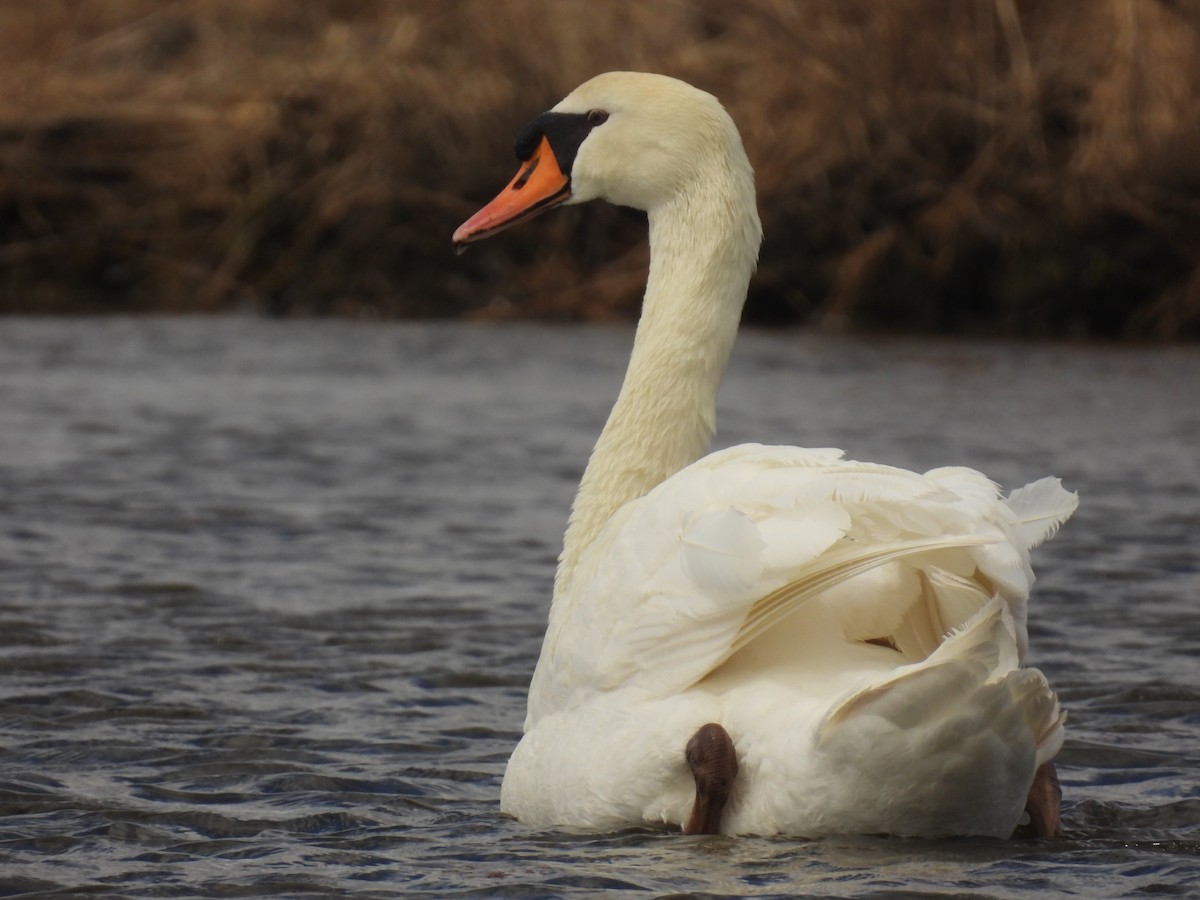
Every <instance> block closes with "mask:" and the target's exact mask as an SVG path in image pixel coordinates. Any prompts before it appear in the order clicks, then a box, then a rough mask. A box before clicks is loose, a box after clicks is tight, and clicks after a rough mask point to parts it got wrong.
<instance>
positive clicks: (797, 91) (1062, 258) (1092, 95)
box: [0, 0, 1200, 337]
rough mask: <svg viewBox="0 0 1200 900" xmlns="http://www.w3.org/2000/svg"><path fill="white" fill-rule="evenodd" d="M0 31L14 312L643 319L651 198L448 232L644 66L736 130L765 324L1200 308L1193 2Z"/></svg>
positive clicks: (1012, 2)
mask: <svg viewBox="0 0 1200 900" xmlns="http://www.w3.org/2000/svg"><path fill="white" fill-rule="evenodd" d="M0 36H2V38H0V42H2V44H3V47H4V51H5V52H4V54H3V56H2V57H0V311H8V312H40V313H56V312H70V311H107V310H120V311H149V310H163V311H208V310H225V309H231V308H251V309H260V310H263V311H266V312H269V313H274V314H340V315H407V316H430V315H458V314H463V313H472V314H475V315H492V316H537V317H543V318H590V319H595V318H612V317H620V316H628V315H631V314H633V313H634V312H635V310H636V307H637V301H638V299H639V297H638V288H639V286H640V283H641V281H642V279H643V278H644V274H645V263H646V259H645V247H644V244H643V240H644V235H643V230H644V225H643V223H642V222H641V220H640V217H639V216H638V215H636V214H633V213H629V212H627V211H619V210H611V209H602V208H594V209H590V210H588V211H586V213H580V212H579V211H576V210H564V211H560V212H558V213H556V214H555V215H554V216H552V217H547V218H546V219H544V220H542V221H541V222H539V223H538V224H537V225H536V226H530V227H527V228H525V229H522V230H519V231H516V232H512V233H510V234H508V235H506V236H505V237H503V238H501V239H497V241H494V242H492V243H491V245H484V246H482V247H480V248H478V249H475V250H473V251H472V252H471V253H470V254H468V255H467V256H465V257H463V258H462V259H455V258H454V257H453V255H452V254H451V251H450V246H449V234H450V232H451V231H452V230H453V228H454V226H455V225H456V224H458V222H459V221H461V220H462V219H463V218H465V217H466V216H467V215H469V214H470V213H471V212H472V211H473V210H474V209H475V208H476V207H477V206H478V205H479V204H480V203H481V202H483V201H484V200H486V199H488V198H489V197H490V196H491V195H492V194H493V193H494V192H495V190H497V189H498V188H499V187H500V186H501V185H502V184H503V183H504V182H505V181H506V180H507V178H508V177H509V176H510V175H511V172H510V171H509V170H510V168H511V167H512V166H513V165H514V160H513V159H512V158H511V155H510V151H509V147H510V142H511V139H512V137H513V136H514V135H515V133H516V131H517V130H518V129H519V128H520V126H521V125H522V124H524V122H525V121H526V120H527V119H529V118H530V117H531V116H532V115H534V114H536V113H537V112H538V111H540V110H542V109H544V108H546V107H547V106H549V105H550V104H551V103H553V102H554V101H556V100H557V99H558V98H559V97H560V96H562V95H563V94H565V93H566V92H567V91H569V90H570V89H571V88H572V87H574V86H575V85H576V84H577V83H579V82H580V81H582V80H584V79H585V78H587V77H588V76H590V75H592V74H595V73H596V72H601V71H605V70H609V69H618V68H628V69H643V70H654V71H661V72H665V73H667V74H672V75H676V76H678V77H681V78H684V79H686V80H689V81H691V82H693V83H694V84H697V85H698V86H700V87H703V88H705V89H706V90H710V91H712V92H713V93H715V94H717V95H718V96H720V97H721V98H722V100H723V101H724V102H725V104H726V106H727V107H728V108H729V109H730V111H731V113H732V114H733V116H734V118H735V120H736V121H737V122H738V123H739V125H740V127H741V128H742V131H743V135H744V137H745V139H746V144H747V148H748V151H749V153H750V157H751V159H752V161H754V163H755V166H756V169H757V172H758V183H759V192H760V206H761V209H762V212H763V219H764V225H765V227H766V232H767V242H766V244H765V245H764V248H763V254H762V261H761V265H760V270H759V274H758V276H757V277H756V279H755V282H754V284H753V287H752V292H751V298H750V304H749V306H748V312H747V314H748V316H749V317H750V318H752V319H757V320H760V321H787V322H797V321H799V322H820V323H823V324H826V325H830V326H839V325H850V326H855V327H868V328H883V327H902V328H910V329H911V328H925V329H935V330H956V331H969V332H995V331H1003V332H1007V333H1019V334H1063V333H1068V334H1097V335H1129V336H1160V337H1174V336H1185V335H1191V336H1195V335H1197V334H1200V2H1198V0H960V2H954V3H946V2H945V0H889V2H886V3H883V2H877V0H841V2H838V3H830V2H826V0H742V2H739V3H737V4H730V3H724V2H717V0H696V2H683V0H679V2H674V3H661V4H634V3H628V4H626V3H596V2H592V0H457V2H454V3H447V2H445V0H308V2H305V3H294V2H291V0H255V2H254V3H246V2H244V0H174V2H165V0H88V2H74V0H39V2H38V3H29V2H28V0H0Z"/></svg>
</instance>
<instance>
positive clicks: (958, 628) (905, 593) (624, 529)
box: [453, 72, 1077, 838]
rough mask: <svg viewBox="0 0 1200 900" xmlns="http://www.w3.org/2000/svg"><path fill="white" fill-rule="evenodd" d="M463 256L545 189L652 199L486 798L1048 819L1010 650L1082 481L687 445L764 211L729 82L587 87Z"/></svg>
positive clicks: (1035, 732)
mask: <svg viewBox="0 0 1200 900" xmlns="http://www.w3.org/2000/svg"><path fill="white" fill-rule="evenodd" d="M516 155H517V157H518V159H519V161H520V167H519V170H518V172H517V174H516V176H515V177H514V178H513V180H512V181H511V182H510V183H509V185H508V186H507V187H506V188H505V189H504V190H502V191H501V192H500V194H499V195H497V196H496V198H495V199H494V200H492V201H491V202H490V203H488V204H487V205H486V206H484V207H483V208H482V209H481V210H480V211H479V212H477V213H476V214H475V215H474V216H472V217H471V218H470V219H468V220H467V221H466V222H464V223H463V224H462V225H461V226H460V227H459V228H458V229H457V230H456V231H455V233H454V236H453V241H454V245H455V248H456V249H457V250H459V251H460V252H461V250H462V249H464V248H465V247H466V245H467V244H469V243H471V242H473V241H477V240H481V239H483V238H486V237H489V236H491V235H493V234H496V233H497V232H499V231H501V230H502V229H505V228H508V227H509V226H511V225H514V224H516V223H518V222H522V221H524V220H526V219H529V218H531V217H533V216H535V215H538V214H540V213H542V212H544V211H545V210H548V209H551V208H553V207H556V206H561V205H567V204H575V203H583V202H586V201H588V200H592V199H595V198H603V199H605V200H607V201H609V202H611V203H615V204H620V205H623V206H631V207H635V208H637V209H641V210H644V211H645V212H646V214H647V217H648V223H649V239H650V248H651V257H650V269H649V276H648V280H647V284H646V291H645V296H644V300H643V307H642V313H641V317H640V320H639V323H638V326H637V330H636V334H635V337H634V342H633V350H632V354H631V357H630V360H629V364H628V369H627V372H626V375H625V379H624V382H623V384H622V386H621V389H620V392H619V394H618V397H617V400H616V403H615V405H614V406H613V408H612V412H611V414H610V416H609V418H608V421H607V423H606V424H605V426H604V428H603V430H602V432H601V434H600V437H599V439H598V440H597V442H596V445H595V448H594V451H593V453H592V455H591V457H590V459H589V461H588V463H587V467H586V470H585V472H584V475H583V478H582V481H581V482H580V485H579V489H578V493H577V495H576V497H575V501H574V504H573V506H572V510H571V514H570V518H569V521H568V525H567V530H566V533H565V535H564V539H563V549H562V554H561V557H560V560H559V565H558V569H557V573H556V576H555V581H554V590H553V598H552V601H551V606H550V613H549V623H548V626H547V630H546V634H545V639H544V643H543V645H542V650H541V656H540V658H539V660H538V663H537V667H536V670H535V672H534V675H533V680H532V682H531V685H530V688H529V698H528V714H527V717H526V719H525V727H524V736H523V737H522V738H521V740H520V742H519V743H518V745H517V747H516V749H515V750H514V752H513V754H512V757H511V759H510V760H509V763H508V766H507V769H506V771H505V775H504V780H503V783H502V787H501V798H500V804H501V810H502V812H504V813H506V814H509V815H511V816H514V817H516V818H517V819H518V820H520V821H521V822H523V823H527V824H529V825H531V826H536V827H545V828H551V827H568V828H576V829H585V830H589V831H605V830H611V829H615V828H620V827H622V826H626V825H629V824H633V823H647V822H662V823H673V824H674V825H678V826H682V828H683V830H684V831H685V832H691V833H728V834H791V835H798V836H813V837H815V836H820V835H826V834H831V833H860V834H863V833H890V834H897V835H913V836H930V837H933V836H948V835H990V836H994V837H1001V838H1007V837H1009V836H1011V835H1013V833H1014V831H1016V830H1018V829H1019V828H1020V829H1024V833H1025V834H1030V835H1034V836H1046V835H1049V834H1051V833H1053V831H1054V830H1055V828H1056V825H1057V821H1058V809H1059V798H1060V797H1061V791H1060V790H1059V789H1058V784H1057V779H1056V777H1055V773H1054V767H1053V763H1052V762H1051V760H1052V759H1053V757H1054V755H1055V753H1056V752H1057V751H1058V749H1059V748H1060V746H1061V744H1062V741H1063V724H1064V721H1065V715H1064V713H1063V711H1062V709H1061V708H1060V705H1059V702H1058V699H1057V697H1056V695H1055V694H1054V692H1053V690H1052V689H1051V688H1050V686H1049V684H1048V683H1047V681H1046V678H1045V677H1044V676H1043V674H1042V673H1041V672H1040V671H1038V670H1037V669H1034V668H1026V667H1024V666H1023V660H1024V657H1025V653H1026V647H1027V633H1026V601H1027V598H1028V595H1029V590H1030V587H1031V584H1032V581H1033V572H1032V570H1031V568H1030V565H1029V550H1030V549H1031V548H1032V547H1034V546H1035V545H1036V544H1038V543H1040V542H1041V541H1043V540H1045V539H1047V538H1049V537H1050V536H1052V535H1053V534H1054V532H1055V531H1056V530H1057V529H1058V527H1059V526H1060V525H1061V524H1062V523H1063V522H1064V521H1066V519H1067V518H1068V517H1069V516H1070V515H1071V513H1072V512H1073V511H1074V509H1075V506H1076V504H1077V497H1076V495H1075V494H1073V493H1068V492H1067V491H1066V490H1064V489H1063V488H1062V487H1061V485H1060V483H1059V481H1058V479H1055V478H1044V479H1041V480H1039V481H1036V482H1034V483H1033V484H1030V485H1027V486H1026V487H1023V488H1020V489H1018V490H1016V491H1014V492H1012V493H1011V494H1010V495H1009V496H1008V497H1007V498H1004V497H1003V496H1002V495H1001V494H1000V492H999V489H998V487H997V486H996V485H995V484H994V483H993V482H991V481H990V480H988V479H987V478H986V477H985V476H983V475H982V474H980V473H978V472H976V471H973V470H971V469H967V468H939V469H934V470H932V471H929V472H926V473H924V474H917V473H914V472H909V471H905V470H902V469H899V468H893V467H890V466H886V465H878V464H873V463H862V462H853V461H850V460H848V459H846V458H844V456H843V454H842V453H841V451H838V450H830V449H802V448H799V447H784V446H763V445H758V444H744V445H740V446H735V447H730V448H728V449H724V450H720V451H718V452H714V453H711V454H709V455H707V456H705V455H704V454H705V453H706V452H707V450H708V445H709V441H710V439H711V438H712V435H713V432H714V426H715V404H716V393H717V387H718V384H719V382H720V380H721V377H722V374H723V372H724V369H725V367H726V363H727V361H728V359H729V356H730V352H731V348H732V345H733V342H734V336H735V334H736V332H737V328H738V320H739V318H740V315H741V309H742V305H743V302H744V299H745V296H746V288H747V284H748V282H749V278H750V276H751V273H752V272H753V270H754V267H755V265H756V261H757V255H758V247H759V243H760V241H761V226H760V224H759V218H758V213H757V210H756V201H755V191H754V177H753V172H752V169H751V166H750V163H749V161H748V160H747V157H746V153H745V150H744V149H743V146H742V141H741V138H740V136H739V134H738V131H737V128H736V127H735V125H734V124H733V121H732V120H731V118H730V117H729V115H728V114H727V113H726V111H725V110H724V108H723V107H722V106H721V104H720V103H719V102H718V101H717V99H716V98H714V97H713V96H711V95H710V94H708V93H705V92H703V91H701V90H699V89H697V88H694V87H692V86H690V85H688V84H686V83H684V82H682V81H678V80H675V79H673V78H668V77H665V76H661V75H651V74H645V73H630V72H612V73H608V74H604V75H600V76H597V77H595V78H593V79H591V80H590V81H587V82H586V83H584V84H583V85H582V86H580V87H579V88H577V89H576V90H575V91H573V92H572V93H571V94H569V95H568V96H567V97H566V98H565V99H564V100H562V101H561V102H560V103H558V104H557V105H556V106H554V107H553V108H552V109H550V110H549V111H548V112H546V113H543V114H542V115H540V116H538V117H537V118H535V119H534V120H533V121H532V122H530V123H529V125H528V126H526V127H525V128H524V129H523V130H522V131H521V132H520V134H519V135H518V137H517V140H516Z"/></svg>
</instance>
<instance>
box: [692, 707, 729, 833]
mask: <svg viewBox="0 0 1200 900" xmlns="http://www.w3.org/2000/svg"><path fill="white" fill-rule="evenodd" d="M686 754H687V764H688V768H689V769H691V770H692V777H693V778H695V779H696V802H695V803H693V804H692V815H691V817H690V818H689V819H688V820H687V824H686V825H684V826H683V833H684V834H720V833H721V813H722V811H723V810H724V809H725V801H727V800H728V799H729V791H730V789H731V788H732V787H733V779H734V778H735V777H737V773H738V764H737V753H736V752H734V749H733V740H732V739H731V738H730V737H729V732H727V731H726V730H725V729H724V728H722V727H721V726H720V725H716V724H714V723H712V722H710V723H709V724H707V725H702V726H701V727H700V729H699V730H698V731H697V732H696V733H695V734H694V735H692V739H691V740H690V741H688V745H687V751H686Z"/></svg>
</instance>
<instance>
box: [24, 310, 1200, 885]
mask: <svg viewBox="0 0 1200 900" xmlns="http://www.w3.org/2000/svg"><path fill="white" fill-rule="evenodd" d="M630 339H631V335H630V332H629V331H628V330H626V329H623V328H614V329H596V328H547V327H537V326H510V327H486V326H470V325H423V324H419V325H414V324H366V323H363V324H348V323H324V322H322V323H316V322H313V323H277V322H265V321H259V320H253V319H238V318H230V319H216V320H189V319H183V320H155V319H148V320H120V319H117V320H108V319H106V320H90V319H75V320H63V321H38V320H20V319H17V320H5V321H3V322H0V502H2V508H0V895H4V896H22V897H66V896H80V895H88V896H111V897H177V896H204V897H253V896H261V897H307V896H314V897H315V896H334V895H338V896H340V895H349V894H353V895H355V896H362V897H404V896H422V895H438V896H447V897H453V896H479V897H491V896H501V897H504V896H507V897H554V896H589V895H592V894H594V893H597V892H608V893H609V894H610V895H613V896H620V895H622V894H628V895H630V896H633V895H637V896H659V895H672V894H689V893H691V894H695V895H698V896H713V897H717V896H720V897H724V896H734V897H743V896H745V897H790V896H814V897H914V896H923V895H927V894H931V893H932V894H936V895H938V896H952V897H957V896H961V897H1020V898H1026V897H1057V896H1061V895H1064V894H1065V895H1075V896H1080V897H1088V898H1102V897H1136V896H1142V895H1167V896H1191V895H1200V778H1198V772H1200V449H1198V448H1200V398H1198V394H1200V351H1197V350H1196V349H1194V348H1164V347H1148V348H1137V347H1133V348H1130V347H1094V346H1073V345H1063V344H1049V345H1020V344H1006V343H961V342H954V341H926V340H888V341H878V340H874V341H873V340H861V339H847V338H831V337H820V336H812V335H806V334H797V333H773V334H767V333H754V332H749V333H746V334H743V335H742V337H741V338H740V340H739V344H738V347H737V349H736V351H735V360H734V363H733V366H732V368H731V371H730V375H729V378H728V380H727V383H726V386H725V388H724V389H723V392H722V395H721V404H720V417H721V419H720V421H721V427H720V432H719V435H718V442H717V443H718V445H727V444H731V443H736V442H739V441H742V440H762V441H767V442H786V443H798V444H807V445H810V446H840V447H844V448H845V449H846V450H847V451H848V452H849V453H850V454H851V455H852V456H855V457H857V458H862V459H873V460H878V461H885V462H890V463H895V464H899V465H904V466H908V467H912V468H917V469H927V468H932V467H934V466H940V465H946V464H966V465H971V466H975V467H977V468H980V469H982V470H984V471H985V472H987V473H988V474H989V475H991V476H992V477H993V478H995V479H997V480H998V481H1000V482H1002V483H1004V484H1006V485H1008V486H1009V487H1014V486H1017V485H1019V484H1022V483H1024V482H1026V481H1028V480H1031V479H1033V478H1036V477H1038V476H1041V475H1044V474H1051V473H1053V474H1057V475H1060V476H1061V477H1062V478H1063V479H1064V481H1065V483H1066V484H1067V486H1068V487H1070V488H1071V489H1073V490H1078V491H1079V492H1080V494H1081V496H1082V500H1083V503H1082V505H1081V507H1080V510H1079V512H1078V513H1077V514H1076V516H1075V518H1074V519H1073V520H1072V521H1071V522H1070V523H1069V524H1068V526H1067V527H1066V528H1065V529H1064V530H1063V532H1062V533H1061V534H1060V535H1059V536H1058V537H1057V538H1056V539H1055V540H1054V541H1053V542H1052V543H1051V544H1049V545H1047V546H1045V547H1044V548H1041V549H1040V550H1038V551H1037V554H1036V558H1035V563H1036V565H1037V568H1038V570H1039V573H1040V581H1039V583H1038V586H1037V588H1036V593H1035V597H1034V600H1033V603H1032V606H1031V632H1032V653H1031V656H1032V658H1031V662H1032V663H1033V664H1035V665H1038V666H1040V667H1041V668H1042V669H1044V670H1045V671H1046V672H1047V674H1048V675H1049V677H1050V679H1051V681H1052V683H1053V684H1055V686H1056V687H1057V688H1058V690H1059V692H1060V695H1061V697H1062V699H1063V701H1064V704H1065V706H1066V707H1067V709H1068V710H1069V714H1070V723H1069V737H1068V740H1067V744H1066V747H1065V748H1064V750H1063V752H1062V754H1061V755H1060V757H1059V771H1060V774H1061V776H1062V780H1063V786H1064V791H1065V805H1064V833H1063V834H1062V835H1061V836H1060V837H1058V838H1057V839H1055V840H1052V841H1046V842H1040V843H1010V842H1000V841H986V840H955V841H913V840H898V839H891V838H883V837H858V838H830V839H825V840H817V841H806V840H797V839H785V838H769V839H768V838H739V839H730V838H691V837H687V838H685V837H681V836H679V835H677V834H672V833H669V832H668V831H666V830H663V829H656V828H631V829H628V830H625V831H622V832H619V833H616V834H608V835H585V834H570V833H560V832H543V831H538V830H534V829H530V828H527V827H525V826H523V825H521V824H519V823H516V822H513V821H510V820H507V819H505V818H503V817H501V816H500V815H499V812H498V795H499V784H500V777H501V774H502V772H503V768H504V763H505V760H506V759H507V756H508V753H509V752H510V751H511V749H512V747H513V745H514V744H515V742H516V740H517V738H518V736H519V731H520V723H521V721H522V718H523V715H524V692H525V687H526V685H527V683H528V679H529V677H530V674H531V673H532V670H533V665H534V662H535V660H536V658H537V653H538V649H539V645H540V640H541V634H542V629H543V625H544V621H545V615H546V607H547V600H548V597H549V592H550V583H551V579H552V576H553V568H554V560H555V557H556V554H557V552H558V545H559V540H560V537H561V532H562V526H563V524H564V521H565V516H566V510H567V508H568V505H569V503H570V498H571V495H572V492H573V488H574V484H575V481H576V479H577V478H578V476H579V472H580V470H581V467H582V465H583V463H584V461H585V460H586V457H587V453H588V451H589V449H590V447H591V444H592V442H593V440H594V439H595V435H596V433H597V431H598V429H599V427H600V425H601V424H602V422H603V420H604V417H605V415H606V413H607V409H608V405H609V403H611V400H612V398H613V396H614V394H615V391H616V387H617V384H618V383H619V379H620V374H621V368H622V366H623V363H624V359H625V356H626V354H627V353H628V350H629V344H630Z"/></svg>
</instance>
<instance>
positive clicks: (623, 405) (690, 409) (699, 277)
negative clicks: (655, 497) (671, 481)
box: [554, 164, 761, 599]
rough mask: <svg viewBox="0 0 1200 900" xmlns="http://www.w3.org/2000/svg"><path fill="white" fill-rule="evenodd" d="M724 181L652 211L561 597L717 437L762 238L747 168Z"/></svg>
mask: <svg viewBox="0 0 1200 900" xmlns="http://www.w3.org/2000/svg"><path fill="white" fill-rule="evenodd" d="M720 175H723V176H725V177H716V178H712V179H704V180H703V181H702V184H703V188H702V189H701V190H698V191H694V192H691V193H685V194H681V195H679V196H677V197H676V198H674V199H673V200H671V201H669V202H667V203H665V204H663V205H662V206H660V207H657V208H655V209H652V210H650V212H649V223H650V275H649V279H648V281H647V284H646V295H645V298H644V299H643V302H642V316H641V320H640V321H639V323H638V327H637V334H636V336H635V338H634V345H633V353H632V356H631V357H630V360H629V368H628V369H627V370H626V373H625V381H624V383H623V384H622V386H621V391H620V394H619V395H618V397H617V401H616V403H615V404H614V406H613V409H612V412H611V413H610V414H609V417H608V422H607V424H605V426H604V430H603V431H602V432H601V433H600V437H599V439H598V440H597V442H596V447H595V449H594V450H593V451H592V456H591V459H590V460H589V461H588V465H587V469H586V470H585V472H584V475H583V480H582V481H581V482H580V485H579V492H578V493H577V494H576V496H575V503H574V505H573V507H572V511H571V520H570V524H569V525H568V527H567V532H566V536H565V537H564V539H563V552H562V556H561V557H560V560H559V567H558V573H557V575H556V577H555V582H554V596H555V599H557V598H558V597H559V596H561V595H562V593H563V591H564V590H565V589H566V587H567V584H568V583H569V581H570V579H571V576H572V574H573V573H574V571H575V569H576V567H577V566H578V564H579V561H580V558H581V557H582V556H583V553H584V551H585V550H586V549H587V547H588V545H590V544H591V542H592V541H593V540H594V539H595V538H596V536H597V535H598V534H599V533H600V531H601V529H602V528H603V527H604V524H605V523H606V522H607V521H608V520H609V519H610V518H611V517H612V515H613V513H615V512H616V511H617V510H618V509H619V508H620V507H621V506H623V505H624V504H625V503H627V502H629V501H630V500H633V499H635V498H637V497H640V496H642V495H644V494H645V493H647V492H648V491H650V490H651V489H652V488H654V487H655V486H656V485H657V484H659V483H660V482H661V481H663V479H665V478H668V477H669V476H671V475H673V474H674V473H675V472H677V471H679V470H680V469H682V468H683V467H684V466H686V465H688V464H689V463H691V462H694V461H695V460H696V459H698V458H699V457H700V456H701V455H703V454H704V452H705V451H706V450H707V449H708V445H709V441H710V440H711V439H712V435H713V432H714V430H715V427H716V397H717V389H718V387H719V386H720V382H721V376H722V374H723V373H724V371H725V367H726V364H727V363H728V361H729V353H730V351H731V349H732V347H733V341H734V338H735V336H736V334H737V327H738V321H739V319H740V318H741V312H742V304H743V302H744V301H745V297H746V287H747V284H748V282H749V280H750V275H751V273H752V272H753V270H754V265H755V259H756V257H757V254H758V244H759V241H760V238H761V227H760V225H759V221H758V214H757V211H756V209H755V203H754V188H753V179H752V176H751V175H750V174H749V166H748V164H747V165H746V166H745V172H744V173H740V172H733V173H720ZM737 175H740V176H741V177H731V176H737ZM747 181H748V182H749V184H748V186H747V184H746V182H747Z"/></svg>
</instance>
